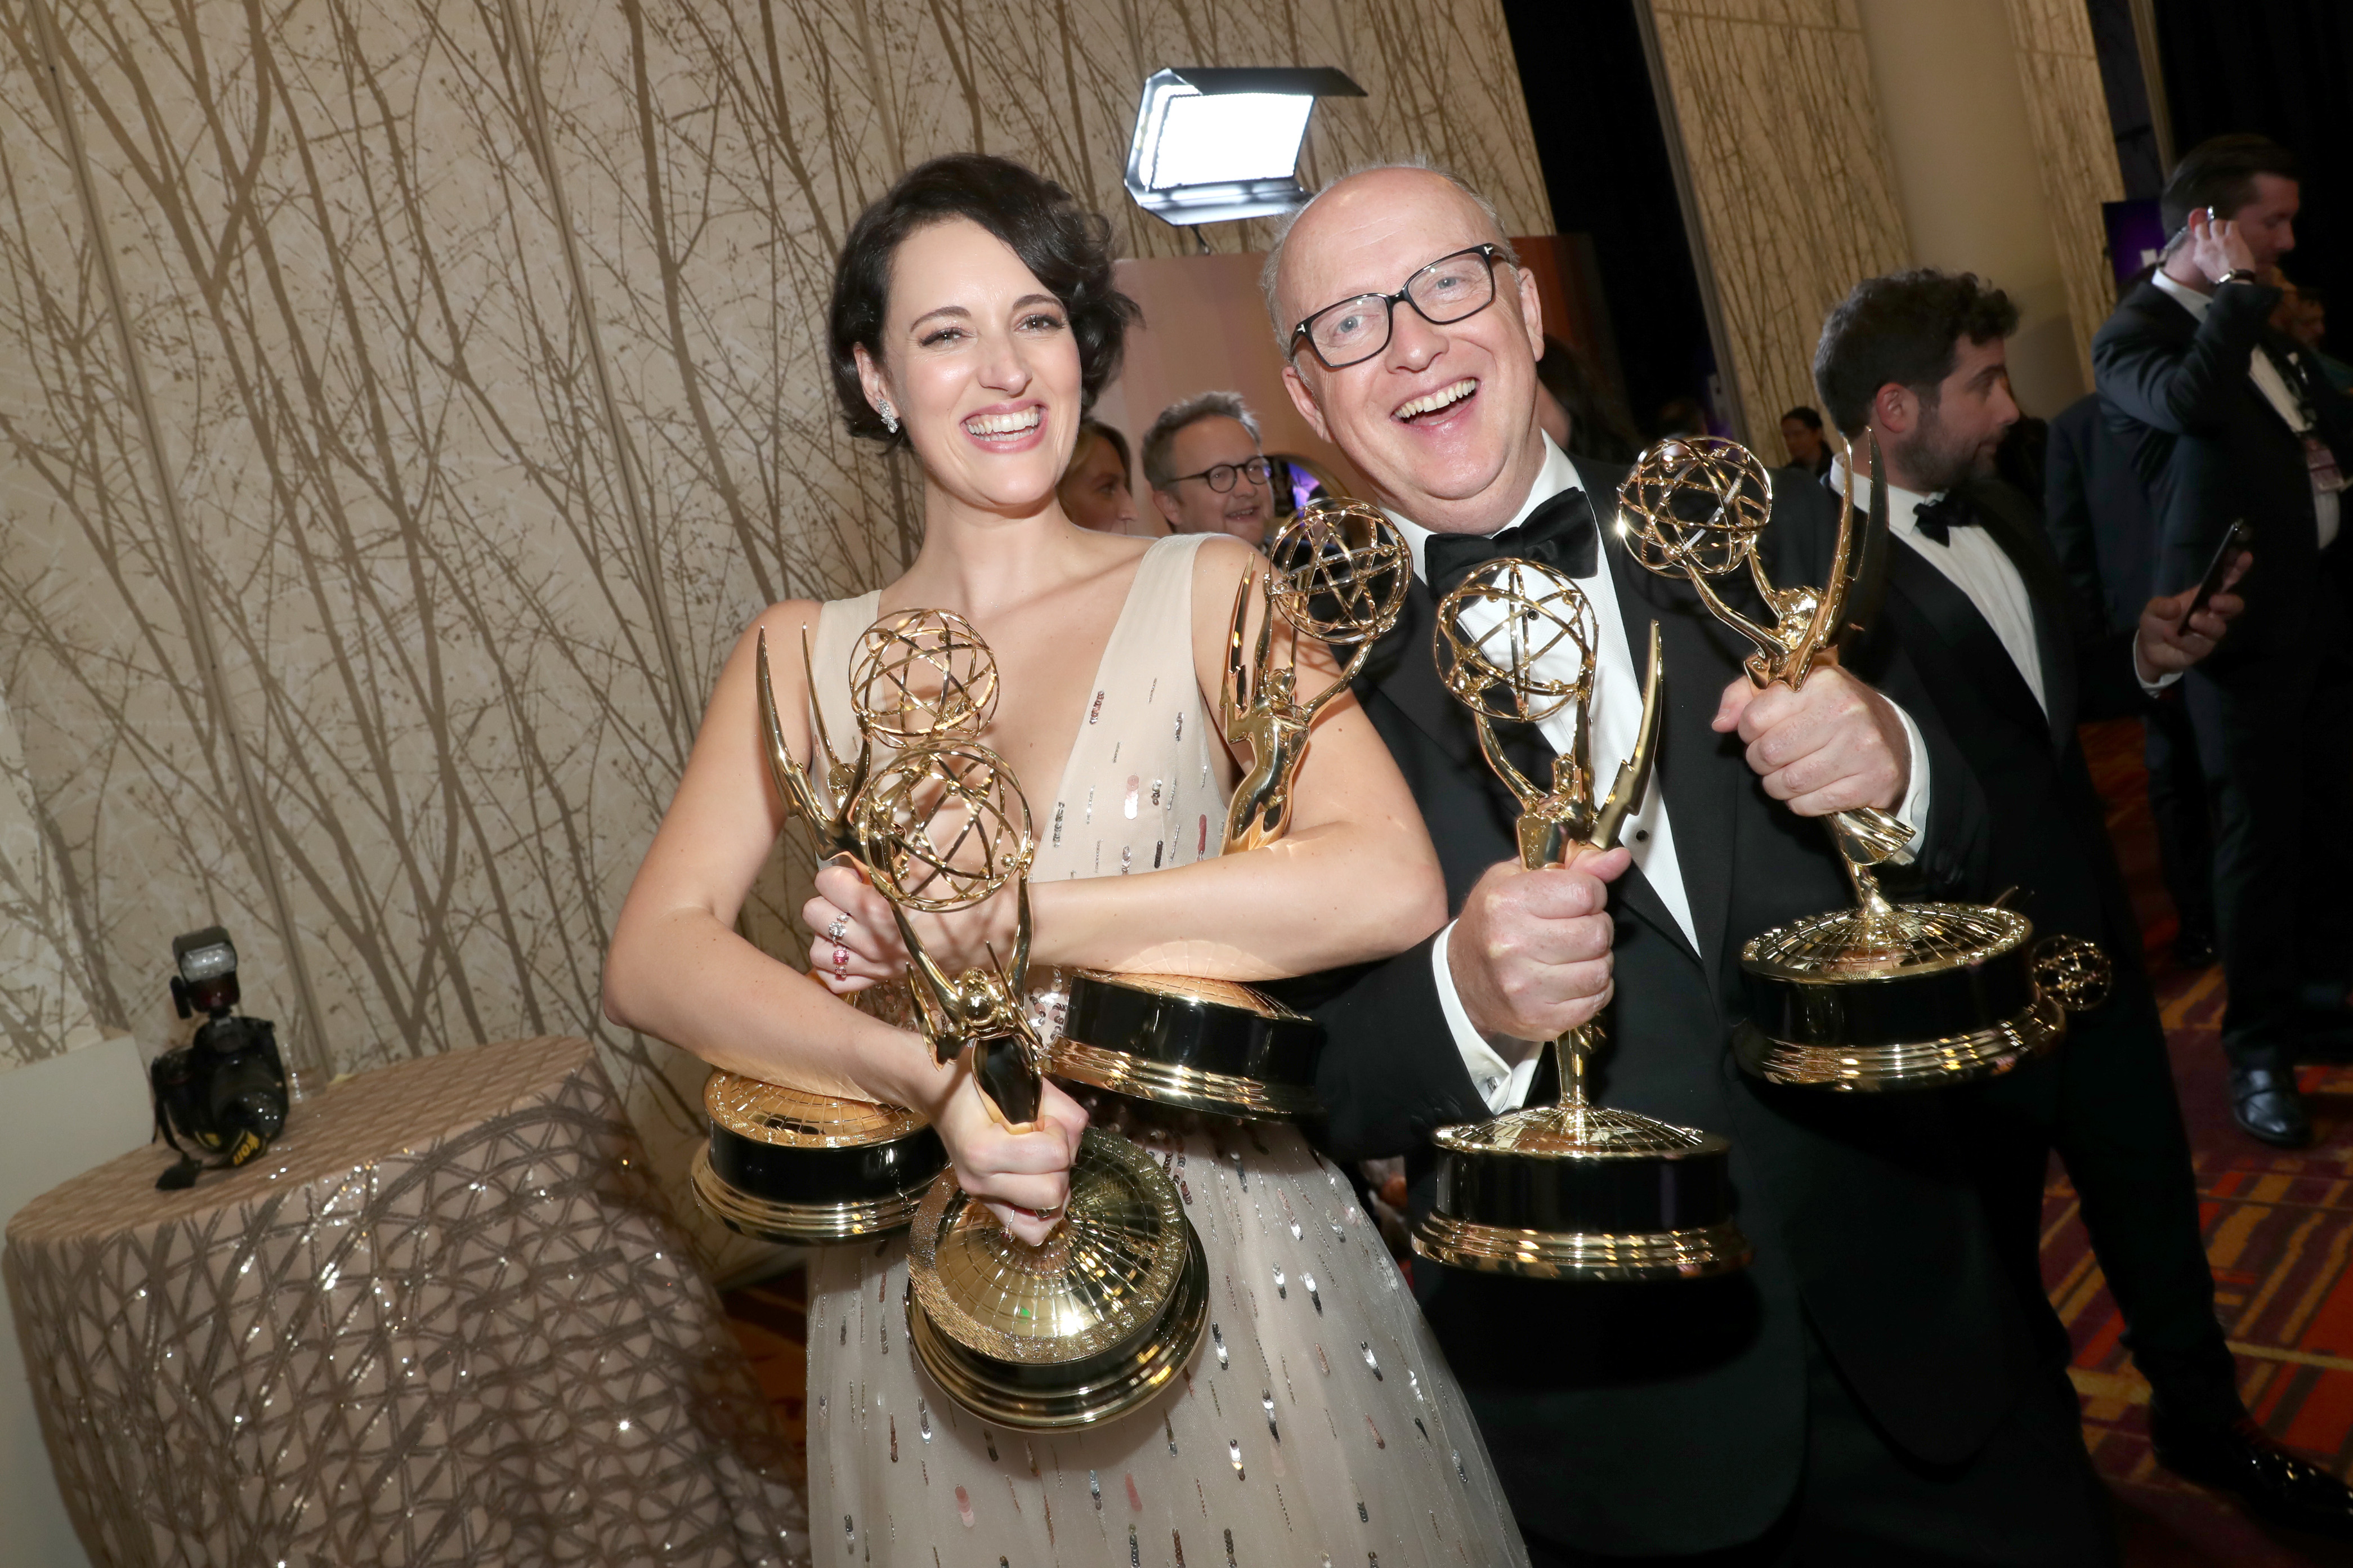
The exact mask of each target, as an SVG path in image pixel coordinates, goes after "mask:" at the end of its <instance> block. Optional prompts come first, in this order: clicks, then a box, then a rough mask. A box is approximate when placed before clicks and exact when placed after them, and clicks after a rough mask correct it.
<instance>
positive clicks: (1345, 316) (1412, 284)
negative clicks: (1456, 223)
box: [1291, 245, 1504, 370]
mask: <svg viewBox="0 0 2353 1568" xmlns="http://www.w3.org/2000/svg"><path fill="white" fill-rule="evenodd" d="M1503 255H1504V249H1503V247H1501V246H1499V245H1474V246H1472V247H1471V248H1470V249H1468V250H1458V251H1456V252H1455V253H1454V254H1453V255H1451V256H1441V257H1440V258H1438V259H1437V260H1435V261H1433V262H1431V263H1430V265H1429V266H1427V267H1425V268H1422V269H1421V270H1420V271H1419V272H1417V273H1415V274H1414V275H1413V276H1412V277H1410V278H1409V279H1406V280H1405V287H1404V288H1402V289H1398V291H1397V292H1396V293H1394V294H1358V295H1356V297H1355V298H1353V299H1348V300H1341V301H1340V302H1339V303H1338V304H1336V305H1326V306H1324V308H1323V309H1322V310H1318V311H1316V312H1315V313H1314V315H1312V316H1310V317H1308V318H1307V319H1306V320H1305V321H1302V322H1300V323H1299V325H1297V326H1295V327H1293V328H1292V329H1291V357H1293V359H1296V358H1297V357H1298V356H1299V345H1300V344H1301V343H1302V342H1305V343H1306V345H1307V346H1308V347H1309V348H1310V349H1312V350H1314V353H1315V357H1316V358H1317V359H1319V360H1321V361H1322V362H1323V363H1324V369H1325V370H1345V369H1347V368H1348V367H1349V366H1350V365H1352V364H1362V363H1365V362H1366V360H1368V359H1370V358H1372V357H1373V356H1374V355H1375V354H1377V353H1380V352H1381V351H1382V350H1383V349H1385V348H1387V347H1388V346H1389V333H1390V331H1392V330H1393V329H1394V328H1395V326H1396V323H1397V308H1398V306H1399V305H1410V306H1412V307H1413V308H1414V311H1415V313H1416V314H1418V315H1419V316H1420V317H1421V319H1422V320H1423V321H1428V322H1429V323H1430V325H1431V326H1433V327H1443V326H1447V325H1449V324H1450V323H1452V322H1455V321H1464V320H1467V319H1468V318H1470V317H1472V316H1475V315H1477V314H1478V313H1479V312H1480V311H1482V310H1485V309H1486V308H1487V307H1488V306H1490V305H1492V304H1493V303H1494V302H1495V263H1496V262H1498V261H1500V260H1502V259H1503Z"/></svg>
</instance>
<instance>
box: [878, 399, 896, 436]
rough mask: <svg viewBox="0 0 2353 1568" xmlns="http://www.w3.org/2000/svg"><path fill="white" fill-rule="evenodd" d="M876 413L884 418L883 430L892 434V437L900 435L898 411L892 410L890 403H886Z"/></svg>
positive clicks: (879, 406)
mask: <svg viewBox="0 0 2353 1568" xmlns="http://www.w3.org/2000/svg"><path fill="white" fill-rule="evenodd" d="M874 411H875V412H876V413H877V414H880V415H881V416H882V428H883V429H885V430H888V431H889V432H891V434H892V435H893V436H896V435H897V434H898V433H899V412H898V410H897V409H895V408H892V406H891V405H890V404H889V403H887V402H885V403H883V404H881V405H878V406H877V407H876V408H875V410H874Z"/></svg>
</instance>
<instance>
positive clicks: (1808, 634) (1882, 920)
mask: <svg viewBox="0 0 2353 1568" xmlns="http://www.w3.org/2000/svg"><path fill="white" fill-rule="evenodd" d="M1867 439H1868V440H1869V441H1870V443H1871V446H1870V451H1871V458H1872V463H1873V472H1877V471H1878V468H1877V465H1878V460H1879V445H1878V437H1876V436H1870V437H1867ZM1772 494H1773V491H1772V485H1771V481H1770V480H1769V479H1767V476H1766V473H1765V467H1764V465H1763V464H1762V463H1761V462H1759V461H1758V460H1757V455H1756V454H1755V453H1753V452H1751V451H1749V450H1748V448H1747V447H1744V446H1742V445H1740V444H1739V443H1738V442H1736V441H1729V440H1725V439H1722V438H1721V437H1713V436H1694V437H1677V438H1675V439H1673V440H1670V441H1664V442H1662V443H1660V444H1659V445H1658V446H1656V447H1652V448H1651V450H1650V451H1649V452H1647V453H1645V454H1643V457H1642V458H1641V461H1640V462H1638V463H1637V464H1636V465H1635V467H1634V471H1633V472H1632V473H1630V474H1629V475H1627V476H1626V481H1625V483H1624V484H1623V485H1621V486H1620V488H1619V491H1618V507H1619V510H1618V516H1619V526H1620V529H1621V530H1622V531H1623V533H1624V537H1625V540H1626V545H1627V548H1628V550H1629V551H1630V552H1632V554H1633V556H1634V559H1635V560H1637V561H1639V562H1640V563H1641V564H1642V565H1643V566H1645V567H1647V568H1648V569H1649V570H1651V571H1652V572H1656V573H1658V574H1661V575H1662V576H1672V575H1674V574H1678V573H1680V574H1682V575H1683V577H1684V578H1686V579H1687V580H1688V581H1689V582H1690V583H1691V585H1692V588H1693V590H1694V592H1696V593H1697V594H1698V595H1699V596H1700V602H1701V603H1702V604H1704V605H1706V606H1707V609H1708V613H1709V614H1711V615H1713V616H1715V618H1716V619H1717V620H1719V621H1721V622H1723V623H1724V624H1725V626H1730V627H1732V628H1733V629H1734V630H1735V631H1737V632H1739V633H1740V634H1741V635H1742V636H1743V637H1746V638H1747V639H1748V640H1749V641H1750V642H1752V643H1754V644H1756V645H1757V651H1756V652H1755V653H1753V654H1751V655H1749V656H1748V660H1747V668H1748V677H1749V679H1750V680H1751V681H1753V682H1754V683H1755V684H1756V685H1757V688H1758V689H1763V688H1765V687H1767V686H1770V685H1772V684H1773V683H1774V682H1775V681H1779V682H1780V683H1782V684H1783V685H1785V686H1787V687H1788V688H1789V689H1790V690H1792V691H1797V690H1800V689H1803V688H1804V686H1805V684H1806V678H1807V676H1809V675H1810V674H1811V673H1812V672H1813V670H1814V667H1815V666H1816V665H1817V664H1818V663H1820V662H1825V660H1824V655H1825V654H1826V653H1828V654H1830V655H1831V658H1832V659H1834V658H1835V657H1836V656H1835V649H1836V648H1837V647H1838V645H1839V644H1840V643H1841V641H1842V640H1843V639H1844V638H1845V637H1847V635H1848V633H1849V631H1850V629H1851V628H1852V629H1860V628H1859V627H1857V626H1856V625H1855V623H1856V622H1857V621H1858V620H1859V619H1861V618H1862V617H1861V616H1859V615H1857V614H1856V612H1858V611H1860V610H1862V609H1863V608H1865V606H1864V605H1863V604H1862V600H1864V599H1867V598H1868V597H1869V595H1868V594H1867V593H1863V594H1861V595H1859V594H1858V590H1859V589H1861V588H1862V587H1863V586H1864V585H1866V584H1870V583H1871V582H1872V581H1873V574H1874V572H1875V570H1876V567H1877V563H1876V562H1875V561H1874V560H1873V551H1874V550H1883V549H1884V548H1885V545H1884V541H1885V539H1886V535H1887V512H1886V491H1885V489H1883V488H1882V489H1875V490H1874V491H1873V500H1872V515H1871V518H1870V520H1869V521H1868V524H1867V525H1866V526H1865V527H1863V528H1861V529H1858V528H1856V527H1855V526H1854V519H1853V504H1852V501H1850V502H1849V503H1848V505H1847V508H1846V511H1847V516H1846V518H1845V520H1844V523H1845V525H1844V526H1842V527H1841V529H1840V530H1839V536H1838V544H1837V547H1836V550H1835V552H1834V553H1833V555H1832V558H1831V572H1830V582H1829V584H1827V585H1826V586H1824V587H1822V588H1819V589H1817V588H1813V587H1808V586H1799V587H1794V588H1777V587H1775V586H1774V585H1773V583H1772V581H1771V580H1770V579H1769V578H1767V576H1766V575H1765V566H1764V563H1763V562H1762V561H1760V560H1759V559H1758V557H1757V536H1758V535H1759V534H1761V533H1763V532H1764V531H1765V525H1766V523H1767V521H1769V519H1770V515H1771V508H1772ZM1744 565H1745V566H1746V567H1747V568H1748V574H1749V577H1750V580H1751V581H1752V582H1753V583H1754V584H1755V585H1756V588H1757V596H1758V597H1759V598H1761V599H1762V600H1764V602H1765V605H1766V607H1767V609H1769V610H1771V611H1772V613H1773V624H1772V625H1770V626H1766V625H1763V624H1761V623H1759V622H1757V621H1756V620H1753V619H1751V618H1750V617H1749V616H1745V615H1743V614H1741V613H1740V611H1739V610H1737V609H1736V608H1734V607H1733V606H1732V605H1729V604H1727V603H1726V602H1725V599H1724V596H1723V595H1720V594H1718V593H1717V592H1716V590H1715V584H1714V583H1713V582H1711V581H1710V579H1712V578H1716V577H1724V576H1727V575H1730V574H1733V573H1736V572H1737V571H1738V570H1739V569H1740V568H1741V567H1742V566H1744ZM1827 820H1828V822H1829V824H1830V829H1831V838H1832V840H1833V841H1834V842H1835V843H1836V844H1837V846H1838V851H1839V857H1840V858H1841V860H1842V861H1843V862H1844V863H1845V866H1846V872H1847V877H1848V879H1849V880H1850V881H1851V882H1852V884H1853V887H1854V893H1855V898H1856V900H1857V901H1858V902H1859V903H1860V904H1861V905H1862V911H1863V921H1864V925H1865V928H1866V930H1868V931H1871V932H1873V933H1874V934H1875V935H1877V936H1879V937H1880V938H1881V939H1882V940H1881V942H1879V944H1878V945H1879V946H1881V947H1882V948H1883V949H1884V950H1885V952H1886V954H1887V956H1889V957H1891V958H1892V957H1894V956H1898V955H1899V954H1900V952H1901V949H1900V947H1897V946H1893V945H1890V942H1891V941H1892V939H1894V937H1895V935H1896V933H1897V932H1898V931H1901V930H1902V926H1903V921H1904V920H1905V916H1904V914H1903V912H1902V911H1901V910H1897V909H1896V907H1895V906H1894V905H1893V904H1891V903H1890V902H1889V901H1888V900H1887V898H1886V896H1885V895H1884V894H1883V893H1882V892H1881V891H1880V889H1879V880H1878V879H1877V878H1876V877H1875V876H1873V874H1872V870H1871V868H1873V867H1874V866H1881V865H1894V866H1902V865H1906V864H1908V863H1909V862H1910V860H1911V858H1912V857H1911V851H1910V850H1909V848H1908V847H1907V846H1908V845H1909V843H1910V841H1911V837H1912V830H1911V829H1910V828H1909V827H1907V826H1905V824H1904V822H1903V820H1902V819H1901V818H1899V817H1897V816H1895V815H1894V813H1892V812H1887V811H1882V810H1879V809H1877V808H1875V807H1871V806H1862V807H1857V808H1855V809H1852V810H1848V811H1841V812H1834V813H1832V814H1831V816H1829V818H1828V819H1827Z"/></svg>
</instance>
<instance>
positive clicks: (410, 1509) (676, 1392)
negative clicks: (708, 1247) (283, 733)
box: [5, 1037, 807, 1568]
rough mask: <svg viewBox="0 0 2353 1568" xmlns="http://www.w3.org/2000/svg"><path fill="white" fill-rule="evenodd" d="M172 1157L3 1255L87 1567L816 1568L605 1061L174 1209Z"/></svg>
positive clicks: (137, 1157)
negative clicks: (799, 1564)
mask: <svg viewBox="0 0 2353 1568" xmlns="http://www.w3.org/2000/svg"><path fill="white" fill-rule="evenodd" d="M170 1159H171V1156H170V1154H169V1152H168V1151H166V1150H164V1148H163V1147H162V1146H161V1145H154V1146H151V1147H150V1148H147V1149H142V1150H139V1151H137V1152H133V1153H130V1154H126V1155H124V1156H123V1157H122V1158H121V1159H119V1160H115V1161H112V1162H110V1163H107V1164H104V1165H101V1166H100V1167H99V1168H98V1169H96V1170H94V1171H92V1172H90V1173H89V1174H87V1175H84V1176H80V1177H78V1178H76V1179H75V1180H73V1181H70V1182H68V1183H66V1184H64V1185H63V1186H60V1187H58V1188H57V1189H55V1190H54V1191H52V1192H49V1193H47V1194H43V1195H42V1196H41V1197H39V1198H37V1199H35V1200H34V1201H33V1202H32V1203H30V1204H27V1205H26V1206H25V1207H24V1208H23V1209H22V1210H20V1211H19V1212H18V1213H17V1215H16V1219H15V1221H14V1222H13V1223H11V1224H10V1225H9V1226H8V1233H7V1252H6V1257H5V1274H6V1279H7V1288H8V1295H9V1298H10V1300H11V1301H12V1303H13V1304H14V1307H15V1310H16V1326H17V1335H18V1338H19V1340H20V1342H22V1344H23V1347H24V1352H25V1359H26V1366H27V1368H28V1370H29V1371H30V1373H31V1376H32V1384H33V1397H34V1401H35V1403H36V1405H37V1407H38V1410H39V1414H40V1419H41V1426H42V1431H43V1433H44V1435H45V1436H46V1437H47V1442H48V1447H49V1454H50V1457H51V1459H52V1462H53V1463H54V1464H55V1466H56V1468H57V1473H58V1486H59V1488H60V1489H61V1490H62V1491H63V1493H64V1495H65V1502H66V1507H67V1509H68V1510H69V1511H70V1513H71V1514H72V1517H73V1521H74V1524H75V1528H76V1529H77V1530H78V1531H79V1532H80V1535H81V1539H82V1541H83V1542H84V1543H85V1544H86V1545H87V1546H88V1547H89V1549H90V1556H91V1559H92V1561H93V1562H94V1563H101V1564H110V1565H121V1568H132V1565H133V1564H138V1565H145V1564H164V1563H208V1564H221V1565H223V1568H229V1565H236V1568H244V1565H246V1564H257V1563H273V1564H274V1563H284V1564H290V1565H292V1564H330V1563H334V1564H341V1563H351V1564H361V1563H364V1564H368V1565H370V1568H374V1565H375V1564H379V1563H381V1564H426V1563H466V1564H470V1565H471V1564H509V1565H514V1568H521V1565H522V1564H536V1563H584V1564H586V1563H598V1564H602V1563H655V1562H659V1563H709V1564H721V1563H744V1564H749V1563H786V1562H791V1561H797V1560H799V1559H800V1558H802V1557H804V1556H805V1555H806V1553H807V1531H806V1521H805V1517H804V1511H803V1505H802V1500H801V1493H800V1489H799V1485H798V1482H799V1478H798V1477H796V1476H793V1475H790V1474H788V1473H787V1458H786V1447H785V1444H784V1442H783V1439H782V1436H781V1434H780V1432H779V1431H778V1429H777V1427H776V1423H775V1419H774V1416H773V1415H772V1413H771V1412H770V1410H769V1407H768V1405H766V1403H765V1401H764V1400H763V1399H762V1397H761V1394H760V1391H759V1389H758V1388H757V1387H756V1386H755V1385H754V1381H753V1378H752V1374H751V1371H750V1368H749V1366H748V1364H747V1363H746V1362H745V1360H744V1354H743V1352H742V1350H741V1349H740V1347H739V1346H738V1345H737V1343H736V1342H735V1341H734V1339H733V1336H732V1334H731V1333H730V1331H729V1330H728V1327H727V1324H726V1322H725V1321H724V1320H723V1318H722V1317H721V1315H720V1310H719V1301H718V1298H717V1296H716V1295H715V1293H714V1292H713V1291H712V1287H711V1285H710V1284H709V1282H708V1281H707V1280H705V1279H704V1278H703V1276H702V1272H701V1271H700V1270H699V1269H698V1268H697V1267H696V1266H695V1263H694V1261H693V1259H692V1258H691V1255H690V1254H689V1253H688V1251H687V1249H686V1243H685V1240H684V1237H683V1235H682V1233H681V1231H680V1229H679V1227H678V1226H677V1225H676V1223H675V1221H674V1220H673V1219H672V1217H671V1215H670V1209H669V1208H668V1207H667V1206H666V1204H665V1201H664V1199H663V1197H662V1195H661V1194H659V1192H658V1191H657V1189H656V1187H655V1184H654V1183H653V1182H652V1180H651V1179H650V1176H649V1171H648V1169H647V1165H646V1160H645V1155H644V1152H643V1150H642V1148H641V1146H640V1145H639V1143H638V1139H637V1136H636V1134H635V1133H634V1132H633V1131H631V1130H630V1127H629V1124H628V1121H627V1119H626V1118H625V1116H624V1115H623V1113H622V1110H621V1106H620V1102H619V1100H618V1099H617V1096H616V1095H615V1094H614V1091H613V1086H612V1083H611V1081H610V1080H609V1079H607V1077H606V1076H605V1072H604V1069H603V1068H600V1067H599V1066H598V1065H597V1063H596V1053H595V1051H594V1049H593V1047H590V1045H589V1044H588V1042H587V1041H586V1040H582V1039H574V1038H560V1037H550V1038H543V1039H533V1040H517V1041H512V1042H508V1043H505V1044H501V1045H491V1046H483V1047H478V1048H475V1049H472V1050H464V1051H452V1052H449V1053H448V1054H446V1055H443V1056H438V1057H431V1058H423V1059H420V1060H417V1061H412V1062H404V1063H401V1064H400V1065H398V1066H396V1067H389V1068H381V1069H379V1070H376V1071H374V1072H369V1073H365V1074H363V1075H361V1076H359V1077H357V1078H353V1079H349V1080H347V1081H345V1082H343V1083H339V1084H336V1085H335V1086H333V1087H332V1088H331V1089H327V1090H326V1091H325V1092H323V1093H322V1094H319V1095H317V1096H315V1097H313V1098H311V1099H310V1100H304V1101H302V1102H301V1103H300V1104H298V1105H296V1106H295V1107H294V1110H293V1113H292V1114H291V1116H290V1118H289V1119H288V1122H287V1128H286V1133H285V1136H284V1137H282V1138H281V1139H280V1140H279V1142H277V1143H276V1144H275V1145H274V1146H272V1147H271V1148H270V1150H269V1152H267V1153H266V1154H264V1155H263V1156H262V1157H261V1158H260V1159H259V1160H257V1161H256V1162H255V1163H253V1164H251V1165H248V1166H247V1167H246V1168H245V1169H243V1170H241V1171H227V1172H208V1173H206V1174H205V1175H204V1176H203V1177H201V1178H200V1179H199V1180H198V1181H197V1183H196V1184H195V1187H194V1188H192V1189H189V1190H186V1191H182V1192H158V1191H157V1190H156V1188H155V1177H156V1176H157V1174H158V1173H161V1172H162V1171H163V1169H164V1166H165V1165H166V1164H168V1163H170Z"/></svg>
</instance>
